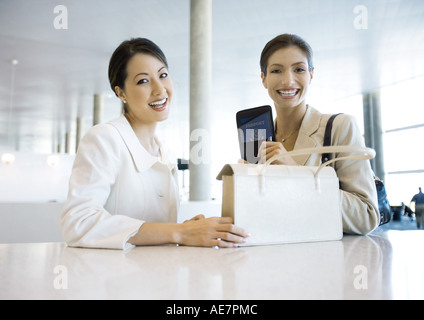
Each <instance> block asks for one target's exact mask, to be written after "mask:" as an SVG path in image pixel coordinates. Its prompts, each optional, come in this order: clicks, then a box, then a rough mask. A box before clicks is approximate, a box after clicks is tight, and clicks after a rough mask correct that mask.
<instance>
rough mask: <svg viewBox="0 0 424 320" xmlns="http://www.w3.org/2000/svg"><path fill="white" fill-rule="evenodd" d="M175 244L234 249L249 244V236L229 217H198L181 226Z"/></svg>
mask: <svg viewBox="0 0 424 320" xmlns="http://www.w3.org/2000/svg"><path fill="white" fill-rule="evenodd" d="M179 226H180V227H179V230H178V232H177V234H176V237H175V242H176V243H178V244H181V245H187V246H201V247H215V246H218V247H223V248H234V247H237V244H239V243H245V242H247V237H248V236H249V234H248V233H247V232H246V231H245V230H244V229H243V228H240V227H237V226H235V225H234V224H233V219H232V218H229V217H225V218H220V217H213V218H207V219H205V217H204V216H203V215H197V216H195V217H194V218H192V219H190V220H186V221H185V222H184V223H182V224H180V225H179Z"/></svg>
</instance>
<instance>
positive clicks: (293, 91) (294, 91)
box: [277, 89, 300, 97]
mask: <svg viewBox="0 0 424 320" xmlns="http://www.w3.org/2000/svg"><path fill="white" fill-rule="evenodd" d="M299 91H300V89H289V90H277V92H278V93H279V94H280V95H281V96H283V97H294V96H295V95H297V94H298V93H299Z"/></svg>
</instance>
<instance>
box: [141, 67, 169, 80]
mask: <svg viewBox="0 0 424 320" xmlns="http://www.w3.org/2000/svg"><path fill="white" fill-rule="evenodd" d="M165 68H166V66H163V67H161V68H160V69H159V70H158V72H161V70H162V69H165ZM140 75H142V76H148V75H149V74H148V73H147V72H140V73H137V74H136V75H135V76H134V79H135V78H137V77H138V76H140Z"/></svg>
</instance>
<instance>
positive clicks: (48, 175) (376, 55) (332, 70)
mask: <svg viewBox="0 0 424 320" xmlns="http://www.w3.org/2000/svg"><path fill="white" fill-rule="evenodd" d="M281 33H295V34H298V35H300V36H301V37H303V38H304V39H305V40H306V41H307V42H309V44H310V45H311V46H312V48H313V50H314V64H315V77H314V79H313V83H312V87H311V91H310V95H309V99H308V103H309V104H310V105H312V106H313V107H315V108H317V109H318V110H320V111H321V112H323V113H335V112H343V113H348V114H352V115H354V116H355V117H356V119H357V122H358V124H359V127H360V128H361V130H362V131H364V116H363V114H364V113H363V110H364V104H363V101H364V96H366V95H370V94H371V95H373V96H378V97H379V99H380V100H379V101H380V110H381V127H382V129H381V130H382V131H381V134H382V138H383V140H382V141H383V150H384V151H383V152H384V155H383V159H384V170H385V175H384V179H385V183H386V188H387V192H388V195H389V200H390V202H391V204H393V205H399V204H400V203H401V202H405V203H407V204H409V201H410V199H411V198H412V196H413V195H414V194H415V193H417V191H418V187H419V186H423V185H424V161H423V160H424V148H423V140H424V102H423V99H422V92H423V88H424V55H423V52H424V2H423V1H421V0H319V1H317V0H296V1H288V0H213V1H212V88H211V101H210V103H211V117H210V123H211V132H210V138H211V195H210V197H211V199H216V200H217V201H219V200H220V198H221V192H222V191H221V182H220V181H216V179H215V177H216V175H217V174H218V172H219V171H220V169H221V168H222V166H223V165H225V164H226V163H234V162H237V160H238V159H239V157H240V156H239V147H238V141H237V130H236V122H235V114H236V112H237V111H238V110H241V109H244V108H249V107H255V106H259V105H265V104H270V105H272V102H271V101H270V98H269V97H268V95H267V92H266V90H265V89H264V88H263V87H262V83H261V79H260V69H259V57H260V54H261V51H262V48H263V47H264V45H265V44H266V43H267V42H268V41H269V40H270V39H272V38H273V37H275V36H276V35H278V34H281ZM132 37H147V38H150V39H151V40H153V41H154V42H156V43H157V44H158V45H159V46H160V47H161V48H162V49H163V51H164V52H165V54H166V56H167V58H168V62H169V65H170V74H171V76H172V79H173V81H174V92H175V94H174V101H173V105H172V111H171V115H170V118H169V119H168V120H167V121H166V122H164V123H162V124H161V125H160V128H159V134H160V135H161V137H162V139H163V140H165V141H166V142H167V143H168V145H170V146H172V147H173V149H174V153H175V154H176V156H177V157H178V158H182V159H188V158H189V153H190V150H189V149H190V141H189V139H190V126H189V122H190V116H189V115H190V81H189V80H190V1H189V0H138V1H132V0H131V1H130V0H121V1H100V0H90V1H82V0H72V1H69V0H64V1H60V2H58V1H55V0H0V48H1V49H0V154H1V155H2V162H1V163H0V202H3V203H34V202H55V203H59V204H60V203H61V202H63V201H64V200H65V198H66V194H67V180H68V178H69V175H70V170H71V167H72V162H73V158H74V155H75V151H76V148H77V141H78V139H79V137H78V135H81V134H82V135H83V134H84V133H85V132H86V131H87V130H88V129H89V128H90V127H91V126H92V125H93V108H94V105H95V99H100V100H101V103H102V118H101V122H106V121H108V120H111V119H114V118H117V117H119V115H120V114H121V103H120V100H119V99H118V98H116V97H115V95H114V93H113V92H112V90H111V89H110V87H109V82H108V77H107V69H108V63H109V58H110V56H111V54H112V52H113V51H114V49H115V48H116V47H117V46H118V45H119V44H120V43H121V42H122V41H123V40H126V39H129V38H132ZM77 132H78V134H77ZM188 171H189V170H187V171H184V172H181V174H180V176H181V178H180V180H181V181H180V187H181V196H182V198H183V199H186V198H187V194H188V192H189V178H188V176H189V172H188ZM183 176H184V179H183Z"/></svg>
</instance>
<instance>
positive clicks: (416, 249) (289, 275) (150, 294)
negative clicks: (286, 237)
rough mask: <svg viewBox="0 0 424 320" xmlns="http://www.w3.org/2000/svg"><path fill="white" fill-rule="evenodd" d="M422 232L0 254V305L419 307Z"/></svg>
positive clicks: (38, 247)
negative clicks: (357, 303)
mask: <svg viewBox="0 0 424 320" xmlns="http://www.w3.org/2000/svg"><path fill="white" fill-rule="evenodd" d="M423 246H424V231H418V230H417V231H388V232H380V233H375V234H373V235H371V236H366V237H362V236H346V235H345V236H344V238H343V240H342V241H331V242H316V243H301V244H286V245H274V246H259V247H244V248H237V249H213V248H196V247H183V246H179V247H177V246H149V247H136V248H134V249H131V250H130V251H128V252H123V251H119V250H104V249H81V248H70V247H67V246H66V245H65V244H63V243H29V244H0V299H161V300H163V299H165V300H167V299H177V300H181V299H183V300H184V299H190V300H192V299H194V300H199V299H200V300H203V299H214V300H215V299H218V300H221V299H236V300H245V299H249V300H262V299H423V298H424V271H423V270H424V250H423Z"/></svg>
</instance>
